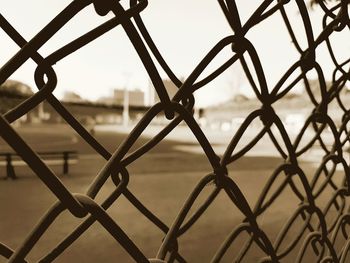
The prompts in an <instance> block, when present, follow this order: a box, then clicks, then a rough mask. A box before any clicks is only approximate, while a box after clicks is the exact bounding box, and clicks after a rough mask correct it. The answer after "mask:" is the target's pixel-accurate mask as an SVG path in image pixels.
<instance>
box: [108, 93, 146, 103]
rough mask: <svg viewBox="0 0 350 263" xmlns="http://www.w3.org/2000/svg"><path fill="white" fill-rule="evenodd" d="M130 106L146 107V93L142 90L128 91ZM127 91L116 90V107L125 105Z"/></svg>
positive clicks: (114, 96) (114, 95)
mask: <svg viewBox="0 0 350 263" xmlns="http://www.w3.org/2000/svg"><path fill="white" fill-rule="evenodd" d="M127 92H128V96H129V105H132V106H144V105H145V104H144V103H145V93H144V92H143V91H142V90H128V91H127ZM125 95H126V94H125V90H120V89H115V90H114V91H113V99H114V103H115V104H116V105H123V102H124V97H125Z"/></svg>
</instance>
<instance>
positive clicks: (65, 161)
mask: <svg viewBox="0 0 350 263" xmlns="http://www.w3.org/2000/svg"><path fill="white" fill-rule="evenodd" d="M68 158H69V152H63V174H68Z"/></svg>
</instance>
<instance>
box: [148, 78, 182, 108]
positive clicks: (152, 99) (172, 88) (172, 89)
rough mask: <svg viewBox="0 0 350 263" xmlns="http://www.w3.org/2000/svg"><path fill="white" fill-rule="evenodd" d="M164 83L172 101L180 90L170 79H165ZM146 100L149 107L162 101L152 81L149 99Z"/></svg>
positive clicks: (149, 87)
mask: <svg viewBox="0 0 350 263" xmlns="http://www.w3.org/2000/svg"><path fill="white" fill-rule="evenodd" d="M182 81H183V80H182ZM163 83H164V87H165V89H166V91H167V92H168V94H169V97H170V99H172V97H174V95H175V94H176V92H177V91H178V90H179V88H178V87H177V86H176V85H175V84H174V83H173V82H172V81H171V80H170V79H163ZM145 99H146V100H145V104H146V105H147V106H150V105H154V104H155V103H157V102H159V101H160V100H159V97H158V94H157V92H156V89H155V88H154V86H153V83H152V82H151V81H150V83H149V85H148V92H147V97H146V98H145Z"/></svg>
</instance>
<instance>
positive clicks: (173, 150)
mask: <svg viewBox="0 0 350 263" xmlns="http://www.w3.org/2000/svg"><path fill="white" fill-rule="evenodd" d="M158 130H159V127H153V128H151V129H149V130H147V131H146V132H145V133H144V136H143V137H142V138H141V139H140V140H139V141H138V142H137V144H136V147H137V146H139V145H141V144H142V143H144V142H145V141H146V140H148V139H149V138H152V136H153V135H154V134H155V133H156V132H157V131H158ZM128 131H129V130H128V129H124V128H121V127H119V128H118V129H116V127H96V129H95V132H96V138H97V139H98V140H99V141H100V142H101V143H102V144H103V145H104V146H105V147H106V148H108V149H109V150H110V151H114V150H115V149H116V148H117V146H118V145H119V144H120V143H121V142H122V140H123V139H124V138H125V136H126V135H127V133H128ZM19 132H20V134H22V136H23V137H25V138H26V139H27V141H28V143H29V144H30V145H31V146H33V148H35V149H36V150H38V151H45V150H48V149H52V148H53V147H54V149H55V150H64V149H65V150H67V149H70V150H78V151H79V161H78V163H77V164H76V165H72V166H71V167H70V173H69V175H67V176H63V175H62V172H61V169H62V167H58V166H54V167H52V169H53V170H54V171H55V172H56V174H57V175H58V176H59V177H60V178H61V180H62V181H63V183H64V184H65V185H66V187H67V188H68V189H69V190H71V191H72V192H78V193H84V192H85V191H86V189H87V188H88V186H89V184H90V183H91V181H92V179H93V177H94V176H95V175H96V173H97V172H98V171H99V170H100V169H101V168H102V167H103V165H104V163H105V161H104V160H103V159H102V158H101V157H99V156H98V155H97V154H96V153H95V152H94V150H92V149H91V148H90V147H89V146H88V145H86V144H85V143H84V142H82V141H81V140H80V139H79V137H78V136H76V135H75V133H74V132H72V131H71V130H70V129H69V128H68V127H66V126H57V127H54V129H53V128H52V127H51V128H50V129H47V128H46V129H43V128H42V127H40V128H39V127H27V128H21V129H19ZM43 135H45V136H43ZM207 136H208V138H209V141H210V142H211V143H212V145H214V149H215V151H216V152H217V153H218V154H219V155H220V154H222V153H223V152H224V149H225V147H226V146H227V144H228V143H229V140H230V137H231V136H232V133H230V132H219V131H210V132H209V131H208V133H207ZM248 137H249V134H248ZM43 138H46V139H45V140H44V139H43ZM0 145H1V144H0ZM1 150H2V151H5V150H7V149H6V145H4V144H2V145H1ZM312 156H313V159H314V160H313V161H316V162H317V161H319V160H317V158H319V157H318V156H317V150H315V152H314V154H313V155H312ZM308 161H309V162H307V163H303V168H304V169H305V171H307V173H308V174H312V173H313V171H314V169H315V165H313V163H311V162H310V160H308ZM281 163H282V159H281V158H279V157H278V154H277V152H276V151H275V150H273V148H272V144H271V143H270V142H269V140H268V139H264V140H262V141H261V142H260V143H259V144H258V145H257V146H256V147H255V148H254V150H253V151H251V152H249V154H248V155H247V156H246V157H244V158H242V159H240V160H238V161H237V162H235V163H234V164H232V165H230V166H229V174H230V176H231V178H233V179H234V180H235V182H236V183H237V185H238V186H239V187H240V189H241V191H242V192H243V194H244V195H245V197H246V198H247V200H248V202H249V204H250V206H251V207H254V204H255V202H256V200H257V199H258V197H259V195H260V193H261V191H262V188H263V186H264V185H265V184H266V181H267V179H268V178H269V176H270V175H271V173H272V171H273V170H274V169H275V168H276V167H277V166H278V165H279V164H281ZM128 170H129V172H130V183H129V185H128V188H129V189H130V191H131V192H132V193H134V194H135V196H136V197H137V198H138V199H139V200H141V201H142V203H143V204H144V205H146V206H147V207H148V208H149V209H150V210H151V211H152V212H153V213H154V214H156V215H157V216H158V217H159V218H160V219H161V220H162V221H163V222H164V223H166V224H167V225H168V226H169V225H170V224H171V222H172V221H173V220H174V218H175V217H176V215H177V213H178V211H179V210H180V208H181V206H182V204H183V203H184V202H185V200H186V198H187V196H188V195H189V194H190V193H191V191H192V190H193V189H194V187H195V186H196V184H197V183H198V181H199V180H200V179H201V178H202V177H203V176H205V175H206V174H208V173H209V172H210V171H211V169H210V166H209V163H208V161H207V159H206V158H205V156H204V155H203V153H202V150H201V149H200V147H198V145H197V143H196V142H195V138H194V137H193V135H191V134H190V132H189V131H188V129H186V128H184V127H182V128H181V127H180V128H177V131H176V132H174V133H172V134H171V135H170V136H169V137H167V140H166V141H165V142H162V143H161V144H160V145H159V146H157V147H156V148H155V149H153V150H152V151H151V152H149V153H148V154H147V155H145V156H143V157H142V158H140V159H139V160H137V161H136V162H135V163H132V164H131V165H130V166H129V167H128ZM16 174H17V175H18V177H19V178H20V179H19V180H16V181H12V180H2V181H0V208H1V211H2V212H1V216H0V241H1V242H3V243H5V244H7V245H8V246H10V247H12V248H16V247H18V246H19V245H20V244H21V243H22V242H23V240H24V238H25V236H26V235H27V234H28V233H29V232H30V231H31V229H32V228H33V226H34V225H35V224H36V222H37V221H38V220H39V219H40V217H41V215H43V213H44V212H45V211H46V210H47V209H48V208H49V207H50V206H51V205H52V204H53V203H54V202H55V201H56V199H55V197H54V196H53V194H52V193H51V192H50V191H49V190H48V189H47V188H46V187H45V186H44V185H43V183H41V182H40V181H39V180H38V178H37V177H36V176H35V175H34V174H33V173H32V172H31V171H30V170H29V169H27V168H25V167H19V168H16ZM0 175H1V176H4V175H5V170H4V167H1V168H0ZM114 188H115V186H114V185H113V183H112V182H110V181H108V182H107V183H106V185H105V186H104V187H103V189H102V191H101V192H100V194H99V195H98V197H97V200H98V201H99V202H101V201H102V200H104V199H105V198H106V196H107V195H108V194H109V193H110V192H112V191H113V189H114ZM212 189H213V186H210V185H209V186H207V187H206V188H205V190H204V191H203V193H202V194H201V195H200V197H199V198H198V202H196V204H195V207H198V206H199V205H200V203H201V201H203V200H204V198H205V197H206V196H208V194H209V193H210V191H211V190H212ZM321 201H322V200H321ZM321 203H322V202H321ZM297 205H298V200H297V198H296V197H295V196H294V194H292V192H291V191H290V190H286V191H284V192H283V194H282V195H281V196H280V197H279V198H278V199H277V200H276V202H275V204H274V205H273V206H272V207H271V209H269V211H268V212H267V213H266V214H265V215H264V216H263V217H261V218H260V219H259V225H260V226H261V228H262V229H263V230H264V231H266V233H268V235H269V237H271V240H274V238H275V237H276V235H277V233H278V230H279V229H281V227H282V226H283V224H284V222H285V220H286V219H287V218H288V217H289V216H290V215H291V214H292V212H293V211H294V210H295V209H296V207H297ZM108 213H109V214H110V215H111V216H112V218H113V219H114V220H115V221H116V222H117V223H118V224H119V225H120V226H121V227H122V229H123V230H124V231H125V232H126V233H127V234H128V235H129V236H130V237H131V239H132V240H133V241H134V242H135V243H136V245H137V246H138V247H139V248H140V249H141V250H142V251H143V252H144V253H145V255H147V257H149V258H152V257H154V256H155V255H156V253H157V250H158V248H159V246H160V243H161V240H162V238H163V237H164V235H163V233H162V232H161V231H160V230H159V229H158V228H156V227H155V226H154V225H152V224H151V223H150V222H149V221H148V220H147V219H146V218H145V217H144V216H143V215H142V214H141V213H140V212H138V211H137V209H135V208H134V207H133V206H132V205H131V204H130V202H129V201H128V200H127V199H126V198H125V197H123V196H122V197H120V198H119V199H118V200H117V201H116V202H115V204H114V205H113V206H112V207H111V208H110V209H109V210H108ZM242 219H243V216H242V214H241V212H240V211H239V210H238V209H237V208H236V207H235V206H234V205H233V204H232V202H231V201H230V200H229V199H228V197H227V196H226V195H225V193H220V194H219V196H218V197H217V199H216V200H215V201H214V203H213V204H212V205H211V206H210V208H209V209H208V211H206V213H205V214H204V215H203V216H202V217H201V219H200V220H199V221H198V222H197V223H196V224H195V225H194V227H193V228H191V229H190V230H189V231H188V232H186V233H185V234H184V235H183V236H182V237H180V238H179V246H180V251H181V254H182V255H183V256H184V257H185V258H186V259H187V261H188V262H209V259H210V258H211V257H212V256H213V255H214V253H215V251H216V250H217V248H218V247H219V246H220V244H221V243H222V241H223V240H224V239H225V237H226V236H227V234H228V233H229V232H230V231H231V230H232V229H233V228H234V227H235V226H236V225H237V224H238V223H240V222H241V221H242ZM80 222H82V219H76V218H74V217H73V216H72V215H70V214H69V213H68V212H65V213H63V214H62V215H61V216H59V217H58V218H57V220H56V221H55V223H54V224H53V225H52V227H50V229H49V230H48V231H47V232H46V233H45V234H44V236H43V237H42V238H41V239H40V241H39V243H38V244H37V245H36V246H35V248H34V249H33V250H32V251H31V253H30V254H29V255H28V257H27V259H28V260H29V261H30V262H33V261H37V260H38V259H40V258H41V257H42V256H43V255H45V254H46V253H47V252H48V251H50V249H52V248H53V247H54V246H55V245H56V244H57V243H58V242H59V241H60V240H61V239H62V238H63V237H64V236H65V235H67V234H68V233H69V232H70V231H71V230H72V229H74V226H76V225H77V224H79V223H80ZM243 241H244V238H243V239H240V240H238V243H236V244H235V245H234V246H233V247H232V249H230V252H229V253H228V256H227V257H226V258H225V259H224V261H223V262H232V258H230V257H232V255H234V254H235V253H237V248H238V247H240V246H241V245H242V243H241V242H243ZM262 255H263V254H262V253H261V252H259V250H258V249H252V253H251V254H250V255H248V256H247V260H246V262H256V260H257V257H258V256H262ZM0 262H6V261H5V260H4V259H2V258H0ZM55 262H87V263H89V262H133V260H132V259H131V258H130V257H129V256H128V255H127V254H126V253H125V252H124V250H123V249H122V248H121V246H120V245H119V244H118V243H117V242H116V241H115V240H114V239H113V238H112V237H110V235H109V234H108V233H107V232H106V231H105V230H104V229H103V228H102V227H101V226H100V225H99V224H97V223H96V224H94V225H93V226H92V227H91V228H90V229H89V230H88V231H86V233H84V235H82V236H81V237H80V238H79V239H78V240H77V241H76V242H75V243H74V244H73V245H72V246H71V247H69V248H68V249H67V250H66V251H65V252H64V253H63V254H62V255H61V256H60V257H59V258H58V259H57V260H56V261H55ZM285 262H289V261H285Z"/></svg>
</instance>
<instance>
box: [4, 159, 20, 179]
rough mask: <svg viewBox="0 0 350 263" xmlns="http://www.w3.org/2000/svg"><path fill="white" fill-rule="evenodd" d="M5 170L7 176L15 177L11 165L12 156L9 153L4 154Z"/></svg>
mask: <svg viewBox="0 0 350 263" xmlns="http://www.w3.org/2000/svg"><path fill="white" fill-rule="evenodd" d="M6 171H7V177H6V179H7V178H11V179H12V180H15V179H17V176H16V173H15V169H14V168H13V165H12V156H11V154H10V153H8V154H6Z"/></svg>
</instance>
